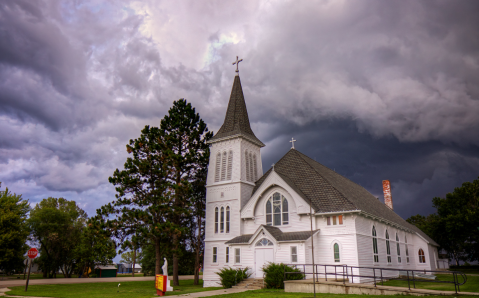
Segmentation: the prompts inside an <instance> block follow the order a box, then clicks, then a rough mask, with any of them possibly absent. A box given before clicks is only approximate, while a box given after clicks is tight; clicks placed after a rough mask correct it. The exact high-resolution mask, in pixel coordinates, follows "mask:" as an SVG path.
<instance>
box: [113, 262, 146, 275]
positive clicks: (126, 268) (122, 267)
mask: <svg viewBox="0 0 479 298" xmlns="http://www.w3.org/2000/svg"><path fill="white" fill-rule="evenodd" d="M132 267H133V264H129V263H119V264H118V273H132V271H133V269H132ZM140 272H141V265H140V264H135V273H140Z"/></svg>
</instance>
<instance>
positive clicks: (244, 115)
mask: <svg viewBox="0 0 479 298" xmlns="http://www.w3.org/2000/svg"><path fill="white" fill-rule="evenodd" d="M236 135H238V136H244V137H246V138H248V139H250V140H251V141H253V142H254V143H257V144H258V145H259V146H261V147H264V144H263V142H261V141H260V140H259V139H258V138H257V137H256V136H255V135H254V132H253V130H252V129H251V126H250V123H249V118H248V111H247V110H246V103H245V100H244V95H243V89H242V88H241V81H240V78H239V76H235V79H234V82H233V88H232V89H231V96H230V101H229V103H228V109H227V110H226V116H225V121H224V123H223V125H222V126H221V128H220V129H219V130H218V132H217V133H216V134H215V135H214V137H213V138H211V139H210V140H209V142H214V141H216V140H220V139H223V138H226V137H232V136H236Z"/></svg>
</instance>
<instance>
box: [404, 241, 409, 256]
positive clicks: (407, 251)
mask: <svg viewBox="0 0 479 298" xmlns="http://www.w3.org/2000/svg"><path fill="white" fill-rule="evenodd" d="M404 243H405V245H406V263H409V250H408V249H407V237H406V236H404Z"/></svg>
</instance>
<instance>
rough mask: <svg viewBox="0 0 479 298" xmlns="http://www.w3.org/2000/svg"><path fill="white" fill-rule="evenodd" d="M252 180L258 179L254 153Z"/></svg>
mask: <svg viewBox="0 0 479 298" xmlns="http://www.w3.org/2000/svg"><path fill="white" fill-rule="evenodd" d="M253 168H254V180H253V181H254V182H256V181H257V180H258V168H257V167H256V154H255V155H253Z"/></svg>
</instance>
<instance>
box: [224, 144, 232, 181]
mask: <svg viewBox="0 0 479 298" xmlns="http://www.w3.org/2000/svg"><path fill="white" fill-rule="evenodd" d="M227 171H228V172H227V173H226V180H231V176H232V173H233V150H230V152H228V170H227Z"/></svg>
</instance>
